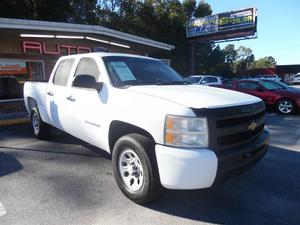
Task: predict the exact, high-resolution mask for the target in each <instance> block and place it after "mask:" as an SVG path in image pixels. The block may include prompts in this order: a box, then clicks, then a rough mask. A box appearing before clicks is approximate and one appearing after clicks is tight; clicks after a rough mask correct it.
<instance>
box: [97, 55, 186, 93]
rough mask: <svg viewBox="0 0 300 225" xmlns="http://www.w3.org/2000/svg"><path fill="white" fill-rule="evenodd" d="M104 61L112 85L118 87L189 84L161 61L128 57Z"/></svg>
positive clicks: (106, 58) (114, 57) (115, 57)
mask: <svg viewBox="0 0 300 225" xmlns="http://www.w3.org/2000/svg"><path fill="white" fill-rule="evenodd" d="M102 59H103V61H104V64H105V66H106V69H107V71H108V74H109V76H110V79H111V81H112V84H113V85H114V86H116V87H122V86H128V85H181V84H187V83H188V82H186V81H185V80H183V78H182V77H181V76H180V75H179V74H178V73H176V72H175V71H174V70H173V69H172V68H171V67H169V66H168V65H166V64H164V63H163V62H161V61H159V60H154V59H146V58H138V57H126V56H106V57H103V58H102Z"/></svg>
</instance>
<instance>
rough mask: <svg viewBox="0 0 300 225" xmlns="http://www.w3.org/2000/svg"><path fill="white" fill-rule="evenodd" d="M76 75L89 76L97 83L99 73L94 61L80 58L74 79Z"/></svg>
mask: <svg viewBox="0 0 300 225" xmlns="http://www.w3.org/2000/svg"><path fill="white" fill-rule="evenodd" d="M78 75H90V76H93V77H95V79H96V81H98V78H99V75H100V71H99V69H98V65H97V63H96V61H95V60H94V59H92V58H82V59H81V60H80V62H79V64H78V66H77V69H76V72H75V77H76V76H78Z"/></svg>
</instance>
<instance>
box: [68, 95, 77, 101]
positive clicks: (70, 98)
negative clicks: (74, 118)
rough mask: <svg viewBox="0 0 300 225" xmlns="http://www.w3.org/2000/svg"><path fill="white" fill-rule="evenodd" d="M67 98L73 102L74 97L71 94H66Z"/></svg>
mask: <svg viewBox="0 0 300 225" xmlns="http://www.w3.org/2000/svg"><path fill="white" fill-rule="evenodd" d="M67 99H68V100H69V101H71V102H75V98H74V97H73V96H72V95H70V96H68V97H67Z"/></svg>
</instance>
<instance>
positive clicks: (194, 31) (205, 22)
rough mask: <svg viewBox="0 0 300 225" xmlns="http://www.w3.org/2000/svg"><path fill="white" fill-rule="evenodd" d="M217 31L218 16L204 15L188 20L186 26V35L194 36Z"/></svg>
mask: <svg viewBox="0 0 300 225" xmlns="http://www.w3.org/2000/svg"><path fill="white" fill-rule="evenodd" d="M216 32H218V16H217V15H213V16H206V17H202V18H197V19H195V20H192V21H189V22H188V26H187V36H188V37H195V36H199V35H207V34H212V33H216Z"/></svg>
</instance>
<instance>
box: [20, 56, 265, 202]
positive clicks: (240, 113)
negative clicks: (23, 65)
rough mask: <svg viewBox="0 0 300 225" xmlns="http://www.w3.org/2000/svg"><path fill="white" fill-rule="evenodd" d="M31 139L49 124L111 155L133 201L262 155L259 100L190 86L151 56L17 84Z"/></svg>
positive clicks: (66, 62)
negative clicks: (26, 112) (24, 105)
mask: <svg viewBox="0 0 300 225" xmlns="http://www.w3.org/2000/svg"><path fill="white" fill-rule="evenodd" d="M24 98H25V104H26V108H27V110H28V112H29V113H30V115H31V120H32V125H33V131H34V135H35V136H36V137H38V138H46V137H47V135H49V134H50V130H51V127H52V126H53V127H56V128H58V129H60V130H63V131H65V132H67V133H69V134H71V135H73V136H75V137H77V138H79V139H81V140H83V141H86V142H88V143H90V144H92V145H95V146H97V147H99V148H101V149H103V150H104V151H107V152H109V153H111V154H112V165H113V172H114V177H115V179H116V182H117V184H118V186H119V188H120V189H121V191H122V192H123V193H124V194H125V195H126V196H127V197H128V198H129V199H131V200H133V201H135V202H137V203H145V202H149V201H151V200H153V199H154V198H155V197H156V196H157V195H158V193H160V192H161V190H162V189H163V187H164V188H167V189H201V188H208V187H211V186H212V185H214V184H215V183H217V182H218V181H220V180H223V179H224V178H227V177H230V176H232V175H235V174H236V173H238V172H241V171H243V170H245V169H247V168H250V167H251V166H252V165H254V164H255V163H256V162H257V161H258V160H259V159H260V158H261V157H262V156H263V155H264V153H265V152H266V151H267V148H268V145H269V132H268V130H267V129H266V128H265V127H264V125H265V105H264V103H263V102H262V100H261V99H259V98H256V97H253V96H250V95H247V94H243V93H238V92H234V91H229V90H224V89H219V88H213V87H205V86H197V85H189V84H187V83H186V81H184V80H183V78H182V77H181V76H179V75H178V74H177V73H176V72H175V71H174V70H172V69H171V68H170V67H169V66H167V65H165V64H164V63H162V62H161V61H159V60H157V59H153V58H148V57H143V56H136V55H127V54H114V53H104V52H103V53H101V52H98V53H88V54H80V55H71V56H65V57H61V58H60V59H59V60H58V62H57V64H56V65H55V67H54V69H53V72H52V74H51V77H50V79H49V82H48V83H46V82H45V83H43V82H26V83H25V87H24Z"/></svg>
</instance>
